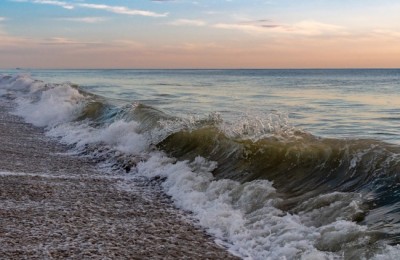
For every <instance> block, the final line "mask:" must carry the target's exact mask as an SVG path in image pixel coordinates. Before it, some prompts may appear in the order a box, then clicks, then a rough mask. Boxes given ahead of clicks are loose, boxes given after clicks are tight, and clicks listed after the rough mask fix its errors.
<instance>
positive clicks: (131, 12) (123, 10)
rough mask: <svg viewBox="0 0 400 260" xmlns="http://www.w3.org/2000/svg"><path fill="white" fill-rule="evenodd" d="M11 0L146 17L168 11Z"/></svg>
mask: <svg viewBox="0 0 400 260" xmlns="http://www.w3.org/2000/svg"><path fill="white" fill-rule="evenodd" d="M10 1H13V2H21V3H24V2H28V3H33V4H43V5H55V6H60V7H62V8H65V9H70V10H71V9H74V8H77V7H81V8H90V9H97V10H104V11H108V12H111V13H115V14H125V15H139V16H148V17H166V16H168V13H156V12H152V11H146V10H139V9H131V8H128V7H125V6H112V5H105V4H88V3H76V2H74V3H72V2H65V1H58V0H10Z"/></svg>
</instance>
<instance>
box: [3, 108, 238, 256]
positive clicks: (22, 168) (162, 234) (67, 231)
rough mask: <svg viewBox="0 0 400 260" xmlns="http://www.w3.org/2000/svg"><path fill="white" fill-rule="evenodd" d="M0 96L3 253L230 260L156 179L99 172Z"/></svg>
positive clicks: (6, 254)
mask: <svg viewBox="0 0 400 260" xmlns="http://www.w3.org/2000/svg"><path fill="white" fill-rule="evenodd" d="M11 107H12V104H11V103H7V102H4V101H0V133H1V134H0V143H1V146H0V255H1V258H2V259H60V258H70V259H84V258H86V259H87V258H92V259H148V258H151V259H177V258H179V259H235V258H236V257H234V256H232V255H230V254H229V253H228V252H227V251H226V250H225V249H224V248H222V247H220V246H218V245H217V244H216V243H215V242H214V240H213V238H212V237H210V236H208V235H207V234H206V233H205V232H204V231H203V230H201V229H199V228H197V227H195V225H193V223H191V220H190V217H189V216H187V214H185V213H184V212H182V211H179V210H177V209H176V208H174V207H173V206H172V203H171V201H170V200H169V199H168V198H167V197H166V196H165V195H164V194H163V193H162V192H161V191H160V188H159V186H158V185H157V184H149V181H148V180H144V179H139V178H137V179H129V180H128V179H127V178H124V176H117V175H113V176H110V175H105V174H102V173H101V172H100V171H99V170H98V169H96V165H95V164H94V163H93V162H91V161H90V160H89V159H84V158H79V157H77V156H73V155H70V154H69V153H68V148H67V147H65V146H63V145H61V144H59V143H57V142H56V141H54V140H50V139H49V138H48V137H46V136H45V135H44V131H43V129H40V128H36V127H33V126H31V125H29V124H26V123H24V122H23V121H22V120H21V119H20V118H18V117H16V116H13V115H10V114H9V113H8V112H9V111H10V109H11Z"/></svg>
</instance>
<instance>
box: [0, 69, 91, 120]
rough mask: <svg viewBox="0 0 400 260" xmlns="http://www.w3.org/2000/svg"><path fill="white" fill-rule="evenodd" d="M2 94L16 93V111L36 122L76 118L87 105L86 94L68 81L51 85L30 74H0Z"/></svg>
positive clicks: (26, 118) (17, 113)
mask: <svg viewBox="0 0 400 260" xmlns="http://www.w3.org/2000/svg"><path fill="white" fill-rule="evenodd" d="M0 86H1V89H3V91H2V94H5V93H6V92H5V91H7V92H13V93H15V94H17V95H16V96H17V97H18V98H17V100H16V101H17V104H18V107H17V109H16V111H15V114H16V115H19V116H21V117H23V118H24V119H25V121H26V122H28V123H31V124H33V125H35V126H41V127H47V126H55V125H58V124H60V123H65V122H69V121H71V120H73V119H74V118H75V117H76V116H77V115H79V113H80V111H81V110H82V108H83V107H84V102H85V97H84V96H83V95H82V94H80V93H79V91H78V90H77V89H75V88H73V87H72V86H70V85H69V84H63V85H51V84H45V83H44V82H42V81H38V80H33V79H32V78H31V77H30V76H29V75H17V76H2V77H0Z"/></svg>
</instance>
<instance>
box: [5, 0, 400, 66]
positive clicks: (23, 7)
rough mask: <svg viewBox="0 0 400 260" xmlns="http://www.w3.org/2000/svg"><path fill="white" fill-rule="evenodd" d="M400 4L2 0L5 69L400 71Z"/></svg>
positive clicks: (373, 0) (389, 0)
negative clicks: (394, 69) (377, 69)
mask: <svg viewBox="0 0 400 260" xmlns="http://www.w3.org/2000/svg"><path fill="white" fill-rule="evenodd" d="M399 14H400V1H398V0H196V1H193V0H60V1H58V0H0V68H16V67H21V68H57V69H62V68H171V69H172V68H399V67H400V15H399Z"/></svg>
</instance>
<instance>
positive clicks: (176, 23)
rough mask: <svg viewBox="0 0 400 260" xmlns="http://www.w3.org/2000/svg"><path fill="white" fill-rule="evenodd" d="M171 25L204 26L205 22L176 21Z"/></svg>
mask: <svg viewBox="0 0 400 260" xmlns="http://www.w3.org/2000/svg"><path fill="white" fill-rule="evenodd" d="M170 24H171V25H175V26H182V25H188V26H205V25H206V22H204V21H202V20H191V19H178V20H175V21H173V22H171V23H170Z"/></svg>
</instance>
